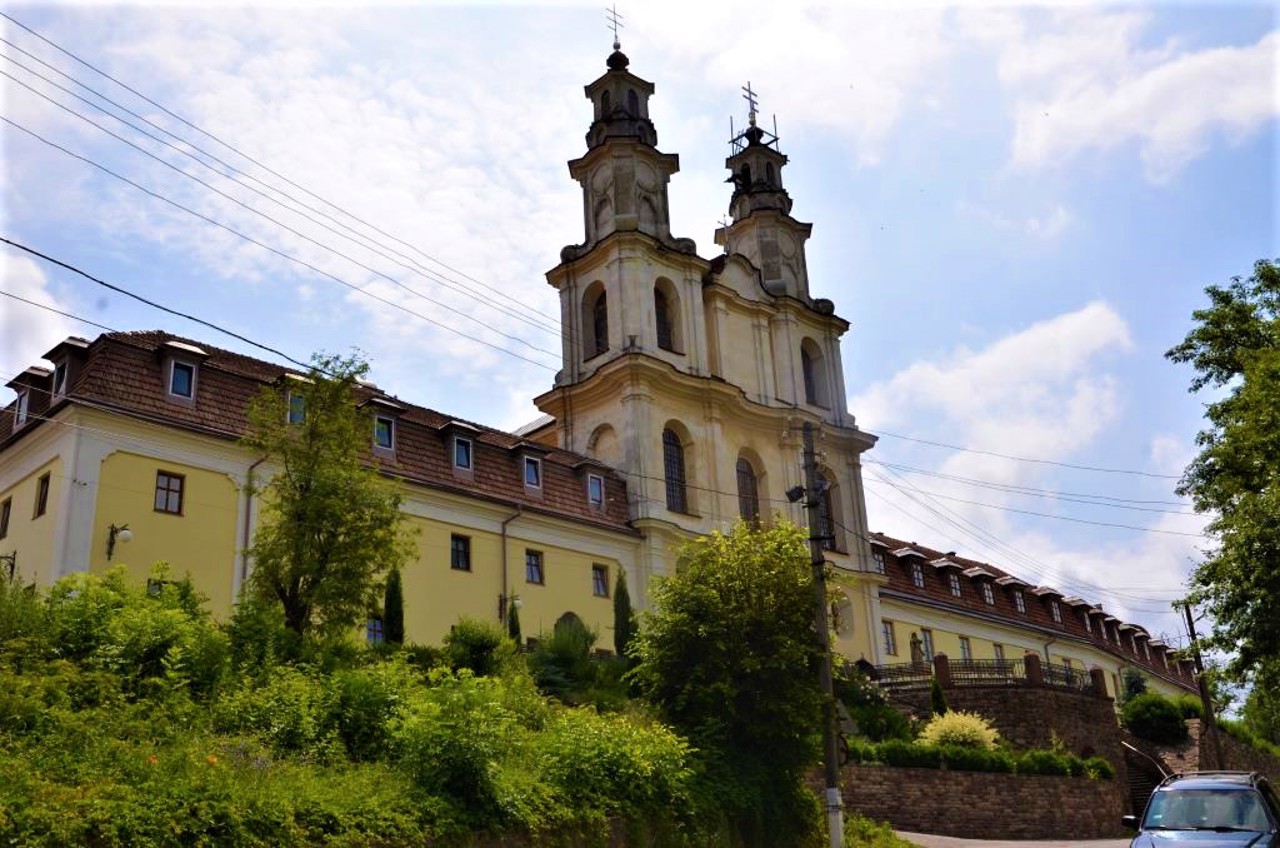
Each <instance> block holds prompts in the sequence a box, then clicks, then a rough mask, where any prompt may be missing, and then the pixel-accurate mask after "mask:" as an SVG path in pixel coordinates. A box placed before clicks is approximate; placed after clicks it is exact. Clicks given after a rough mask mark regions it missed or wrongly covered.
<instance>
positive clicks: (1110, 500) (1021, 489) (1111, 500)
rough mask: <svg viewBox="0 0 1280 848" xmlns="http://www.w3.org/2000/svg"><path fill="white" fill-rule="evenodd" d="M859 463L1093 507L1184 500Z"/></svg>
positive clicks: (1169, 503) (874, 462) (873, 461)
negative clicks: (1062, 488) (1067, 489)
mask: <svg viewBox="0 0 1280 848" xmlns="http://www.w3.org/2000/svg"><path fill="white" fill-rule="evenodd" d="M862 462H863V463H864V464H867V465H880V466H883V467H885V468H893V469H896V470H898V471H907V472H910V473H912V474H922V475H924V476H926V477H936V478H939V479H941V480H950V481H952V482H956V483H965V484H968V485H971V486H978V487H980V488H984V489H995V490H996V491H1001V492H1009V493H1012V494H1027V495H1034V496H1043V497H1048V498H1055V499H1068V498H1085V499H1088V500H1081V501H1079V503H1088V502H1090V501H1095V500H1096V501H1102V503H1098V504H1097V506H1112V505H1113V504H1114V505H1116V506H1118V507H1119V508H1123V509H1135V508H1136V507H1133V506H1121V505H1125V504H1150V505H1156V506H1186V505H1187V504H1186V502H1185V501H1162V500H1143V499H1139V498H1121V497H1117V496H1115V495H1099V494H1094V493H1088V492H1059V491H1055V490H1053V489H1040V488H1036V487H1034V486H1021V485H1018V484H1016V483H998V482H996V481H994V480H983V479H980V478H977V477H962V476H960V475H957V474H943V473H942V472H939V471H930V470H928V469H925V468H916V467H914V466H910V465H903V464H901V463H897V462H885V461H883V460H876V459H868V458H863V460H862ZM1151 511H1152V512H1168V513H1169V514H1170V515H1195V512H1178V511H1173V510H1151Z"/></svg>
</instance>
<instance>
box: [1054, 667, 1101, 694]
mask: <svg viewBox="0 0 1280 848" xmlns="http://www.w3.org/2000/svg"><path fill="white" fill-rule="evenodd" d="M1042 670H1043V672H1044V682H1045V685H1046V686H1057V687H1059V688H1061V689H1075V690H1077V691H1079V692H1092V691H1093V678H1092V677H1090V676H1089V672H1087V671H1085V670H1084V669H1082V668H1072V667H1070V666H1065V665H1054V664H1053V663H1046V664H1045V666H1044V667H1043V669H1042Z"/></svg>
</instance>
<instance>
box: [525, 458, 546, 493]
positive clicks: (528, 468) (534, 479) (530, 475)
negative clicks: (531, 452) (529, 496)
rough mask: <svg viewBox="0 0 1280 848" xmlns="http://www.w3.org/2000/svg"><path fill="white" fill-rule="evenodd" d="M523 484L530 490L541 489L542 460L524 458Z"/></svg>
mask: <svg viewBox="0 0 1280 848" xmlns="http://www.w3.org/2000/svg"><path fill="white" fill-rule="evenodd" d="M524 484H525V486H527V487H528V488H530V489H541V488H542V460H540V459H538V458H537V457H533V456H526V457H525V458H524Z"/></svg>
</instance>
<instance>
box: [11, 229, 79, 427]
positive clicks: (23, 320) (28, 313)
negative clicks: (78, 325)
mask: <svg viewBox="0 0 1280 848" xmlns="http://www.w3.org/2000/svg"><path fill="white" fill-rule="evenodd" d="M0 292H4V293H6V294H9V295H13V296H14V297H20V298H23V300H27V301H32V302H33V303H35V304H39V306H33V305H31V304H28V303H23V302H21V301H18V300H15V299H14V297H4V298H0V299H2V300H3V304H0V306H2V307H3V308H0V376H2V377H3V380H0V385H2V384H3V383H7V382H9V381H10V380H12V379H13V378H14V377H15V376H17V375H18V374H20V373H22V372H23V371H24V370H26V369H27V368H28V367H29V366H31V365H35V364H37V363H40V362H41V359H40V357H41V356H42V355H43V354H44V352H45V351H47V350H48V349H49V348H51V347H53V345H54V344H56V343H57V342H60V341H62V340H63V339H64V338H66V337H67V336H69V335H72V334H73V333H74V331H75V324H74V323H73V322H72V321H70V320H68V319H67V318H64V317H62V316H61V315H58V314H56V313H54V312H50V311H49V309H59V310H62V311H69V310H68V309H67V307H66V306H65V305H63V304H62V303H60V302H59V301H58V299H57V298H56V297H55V296H54V294H53V292H51V291H50V290H49V286H48V280H47V279H46V278H45V275H44V272H43V271H42V270H41V269H40V267H39V266H37V265H36V264H35V263H34V262H33V261H31V260H30V259H27V258H26V257H15V256H12V255H5V254H0ZM42 306H43V307H48V309H42V308H40V307H42ZM4 393H5V395H6V400H5V402H7V400H8V398H7V396H8V395H9V394H10V392H9V390H8V389H5V390H4Z"/></svg>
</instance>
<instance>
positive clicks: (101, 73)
mask: <svg viewBox="0 0 1280 848" xmlns="http://www.w3.org/2000/svg"><path fill="white" fill-rule="evenodd" d="M0 17H3V18H5V19H6V20H8V21H10V22H11V23H13V24H14V25H15V26H17V27H19V28H21V29H23V30H25V31H26V32H28V33H30V34H31V35H33V36H35V37H36V38H38V39H39V40H41V41H43V42H44V43H45V44H48V45H49V46H50V47H52V48H53V49H54V50H57V51H58V52H59V53H61V54H63V55H64V56H66V57H67V58H69V59H71V60H72V61H74V62H76V63H78V64H80V65H82V66H84V67H86V68H88V69H89V70H91V71H93V72H94V73H96V74H98V75H99V76H102V77H104V78H106V79H108V80H110V81H111V82H113V83H115V84H116V85H118V86H120V87H121V88H123V89H124V90H126V91H128V92H129V93H131V94H133V95H134V96H136V97H138V98H140V99H141V100H143V101H144V102H146V103H148V104H150V105H152V106H154V107H155V108H157V109H159V110H160V111H162V112H164V113H165V114H166V115H169V116H170V117H171V118H173V119H174V120H176V121H178V122H180V123H182V124H184V125H186V126H188V127H190V128H191V129H193V130H195V131H196V132H198V133H200V134H201V135H203V136H205V137H206V138H208V139H210V140H212V141H214V142H216V143H217V144H219V145H221V146H222V147H223V148H225V149H227V150H229V151H231V152H232V153H234V154H236V155H237V156H239V157H241V158H242V159H244V160H246V161H248V162H251V163H253V164H254V165H256V166H258V167H259V168H261V169H262V170H263V171H265V172H266V173H268V174H271V175H272V176H274V177H276V178H277V179H280V180H283V181H284V182H285V183H286V184H288V185H290V186H292V187H293V188H295V189H297V190H299V191H301V192H303V193H305V194H306V195H308V196H309V197H311V198H314V199H315V200H318V201H320V202H321V203H323V204H325V205H326V206H329V207H330V208H332V209H334V210H336V211H338V212H340V213H341V214H343V215H345V216H347V217H348V218H350V219H351V220H353V221H356V222H357V223H359V224H361V225H363V226H365V227H368V228H369V229H371V230H373V231H374V232H376V233H378V234H379V235H381V236H383V237H384V238H389V239H391V240H392V241H394V242H396V243H397V244H400V245H403V246H404V247H406V248H408V249H410V250H412V251H414V252H416V253H417V254H419V255H420V256H422V257H424V258H425V259H427V261H429V262H432V263H434V264H436V265H438V266H440V267H441V268H444V269H446V270H447V271H450V272H452V273H454V274H457V275H458V276H460V277H462V278H464V279H466V280H468V281H470V282H472V283H475V284H476V285H478V286H481V287H482V288H485V289H487V290H489V291H491V292H494V293H495V294H498V295H500V296H502V297H506V298H509V299H512V300H513V302H515V301H514V298H510V295H507V294H505V293H504V292H502V291H500V290H498V289H495V288H493V287H492V286H488V285H486V284H485V283H483V282H481V281H480V280H477V279H475V278H474V277H471V276H469V275H468V274H466V273H464V272H462V271H459V270H458V269H456V268H453V267H452V266H450V265H448V264H447V263H445V262H443V261H441V260H439V259H437V258H435V257H434V256H432V255H430V254H429V253H427V252H425V251H423V250H422V249H420V248H418V247H416V246H415V245H413V244H410V243H409V242H407V241H405V240H403V239H401V238H398V237H397V236H394V235H392V234H390V233H388V232H386V231H385V230H382V229H381V228H379V227H378V226H376V225H374V224H373V223H371V222H369V221H366V220H364V219H363V218H361V217H359V216H358V215H355V214H354V213H352V212H349V211H347V210H346V209H343V208H342V207H341V206H339V205H338V204H336V203H334V202H332V201H330V200H326V199H325V198H323V197H321V196H320V195H318V194H316V193H315V192H313V191H311V190H309V189H307V188H306V187H305V186H302V185H299V184H298V183H296V182H294V181H293V180H291V179H289V178H288V177H286V176H285V175H284V174H281V173H280V172H278V171H276V170H274V169H272V168H271V167H269V166H268V165H266V164H265V163H263V162H261V161H259V160H258V159H255V158H254V157H253V156H250V155H249V154H247V153H245V152H244V151H242V150H240V149H238V148H237V147H235V146H233V145H231V144H229V143H228V142H225V141H223V140H222V139H221V138H219V137H218V136H216V135H214V134H212V133H210V132H208V131H207V130H205V129H203V128H201V127H199V126H197V125H196V124H194V123H192V122H191V121H189V120H187V119H186V118H183V117H182V116H181V115H179V114H177V113H176V112H173V111H172V110H170V109H168V108H167V107H165V106H163V105H162V104H160V103H158V102H156V101H155V100H153V99H152V98H150V97H148V96H147V95H145V94H143V93H142V92H141V91H139V90H137V89H136V88H133V87H132V86H130V85H128V84H127V83H125V82H123V81H121V80H119V79H117V78H116V77H114V76H112V75H111V74H109V73H107V72H106V71H104V70H102V69H101V68H99V67H97V66H96V65H94V64H92V63H90V62H88V61H86V60H84V59H82V58H81V57H80V56H78V55H76V54H75V53H73V52H72V51H70V50H67V49H66V48H64V47H62V46H61V45H60V44H58V43H57V42H55V41H53V40H52V39H50V38H48V37H46V36H44V35H42V34H41V33H39V32H37V31H36V30H34V29H32V28H31V27H29V26H27V25H26V24H24V23H22V22H21V21H19V20H17V19H16V18H14V17H13V16H12V15H9V14H7V13H5V12H4V11H0ZM5 43H10V42H7V41H6V42H5ZM15 47H16V46H15ZM16 49H19V50H21V48H16ZM22 52H23V53H25V54H26V55H28V56H30V55H31V54H30V53H26V51H22ZM32 58H36V57H34V56H32ZM36 61H40V62H41V64H43V65H45V66H46V67H49V68H51V69H53V70H56V69H55V68H53V67H52V66H51V65H49V64H48V63H45V62H43V61H42V60H40V59H38V58H36ZM57 72H58V73H59V74H62V75H63V76H65V77H67V78H68V79H71V80H72V81H73V82H76V84H77V85H80V86H81V87H83V88H86V89H87V90H92V89H88V86H85V85H84V84H83V83H80V82H79V81H77V80H75V79H74V78H73V77H70V76H69V75H67V74H65V73H63V72H62V71H57ZM95 93H96V92H95ZM99 96H101V95H99ZM104 99H106V98H104ZM121 108H123V107H121ZM131 114H134V113H131ZM138 117H140V116H138ZM157 128H159V127H158V126H157ZM165 132H168V131H167V130H165ZM169 134H170V135H173V134H172V133H169ZM173 137H174V138H177V136H173ZM184 143H189V142H185V140H184ZM206 155H210V154H206ZM228 167H230V166H228ZM264 185H265V183H264ZM273 190H276V191H279V189H273ZM280 193H281V194H284V192H280ZM286 196H288V195H286ZM291 199H292V198H291ZM295 202H297V201H295ZM344 226H345V225H344ZM521 305H522V306H525V308H528V309H529V310H530V311H533V312H536V313H537V314H539V315H542V316H543V317H545V318H548V319H550V320H552V321H558V320H559V319H558V318H557V317H556V316H553V315H548V314H547V313H545V312H541V311H539V310H537V309H534V308H533V307H529V306H527V305H525V304H521Z"/></svg>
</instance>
